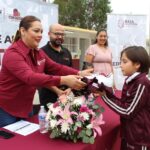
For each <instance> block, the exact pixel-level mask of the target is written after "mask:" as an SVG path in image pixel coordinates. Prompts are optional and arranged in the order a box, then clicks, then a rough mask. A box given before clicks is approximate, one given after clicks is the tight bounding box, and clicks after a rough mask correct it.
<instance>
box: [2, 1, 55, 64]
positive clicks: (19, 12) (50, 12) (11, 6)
mask: <svg viewBox="0 0 150 150" xmlns="http://www.w3.org/2000/svg"><path fill="white" fill-rule="evenodd" d="M26 15H33V16H36V17H38V18H39V19H40V20H41V23H42V26H43V38H42V41H41V42H40V46H43V45H45V44H46V43H47V41H48V29H49V25H50V24H52V23H57V22H58V5H55V4H48V3H44V2H37V1H33V0H1V1H0V65H1V60H2V56H3V52H4V50H5V49H6V48H7V47H8V46H9V45H10V44H11V42H12V38H13V36H14V35H15V33H16V31H17V30H18V27H19V23H20V20H21V19H22V18H23V17H24V16H26Z"/></svg>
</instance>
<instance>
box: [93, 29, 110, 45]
mask: <svg viewBox="0 0 150 150" xmlns="http://www.w3.org/2000/svg"><path fill="white" fill-rule="evenodd" d="M102 31H104V32H106V34H107V31H106V30H105V29H100V30H98V31H97V33H96V39H95V41H94V44H96V43H97V36H98V35H99V33H100V32H102ZM104 46H106V47H107V46H108V40H106V43H105V44H104Z"/></svg>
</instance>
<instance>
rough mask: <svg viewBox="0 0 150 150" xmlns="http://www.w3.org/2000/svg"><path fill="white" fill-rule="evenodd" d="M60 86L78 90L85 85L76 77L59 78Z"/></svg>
mask: <svg viewBox="0 0 150 150" xmlns="http://www.w3.org/2000/svg"><path fill="white" fill-rule="evenodd" d="M61 85H67V86H69V87H70V88H72V89H75V90H80V89H83V88H84V87H85V86H86V83H84V82H82V81H81V77H80V76H78V75H68V76H61Z"/></svg>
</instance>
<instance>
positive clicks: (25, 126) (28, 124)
mask: <svg viewBox="0 0 150 150" xmlns="http://www.w3.org/2000/svg"><path fill="white" fill-rule="evenodd" d="M29 125H31V124H30V123H29V124H26V125H24V126H22V127H20V128H18V129H16V130H14V132H15V131H18V130H20V129H23V128H25V127H27V126H29Z"/></svg>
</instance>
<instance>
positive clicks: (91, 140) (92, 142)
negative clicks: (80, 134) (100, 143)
mask: <svg viewBox="0 0 150 150" xmlns="http://www.w3.org/2000/svg"><path fill="white" fill-rule="evenodd" d="M89 142H90V144H94V142H95V139H94V137H93V136H92V137H90V139H89Z"/></svg>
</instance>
